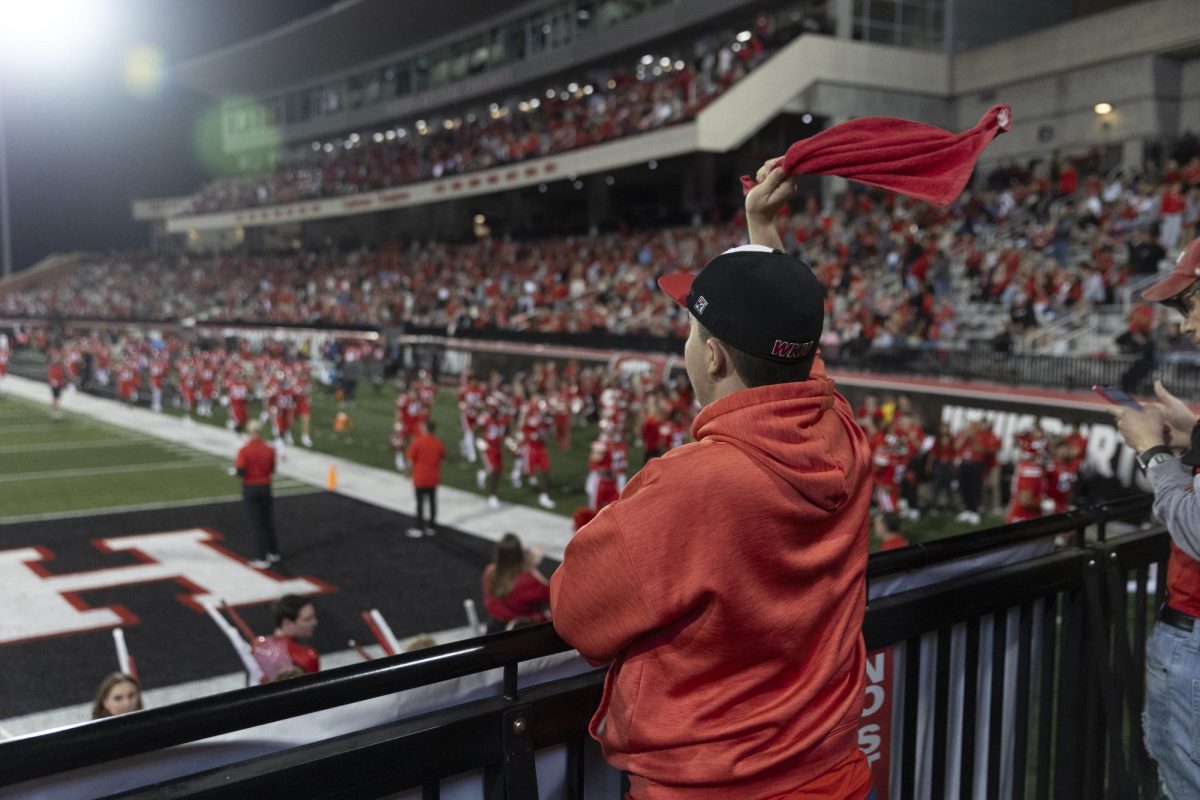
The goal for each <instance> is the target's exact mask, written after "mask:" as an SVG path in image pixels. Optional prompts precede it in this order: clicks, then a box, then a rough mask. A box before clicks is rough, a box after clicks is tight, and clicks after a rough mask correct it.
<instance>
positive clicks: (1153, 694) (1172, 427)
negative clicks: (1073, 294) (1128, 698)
mask: <svg viewBox="0 0 1200 800" xmlns="http://www.w3.org/2000/svg"><path fill="white" fill-rule="evenodd" d="M1142 297H1143V298H1144V299H1146V300H1149V301H1152V302H1157V303H1163V304H1164V305H1167V306H1170V307H1172V308H1174V309H1175V310H1177V311H1179V313H1181V314H1182V315H1183V325H1182V331H1183V333H1184V334H1185V335H1186V336H1188V337H1189V338H1190V339H1192V341H1195V342H1200V239H1196V240H1195V241H1193V242H1192V243H1191V244H1189V245H1188V247H1187V249H1186V250H1184V252H1183V254H1182V255H1181V256H1180V257H1179V260H1178V261H1177V262H1176V264H1175V269H1174V270H1173V271H1172V272H1171V274H1170V275H1168V276H1167V277H1165V278H1163V279H1162V280H1160V281H1158V282H1157V283H1155V284H1154V285H1153V286H1151V287H1150V288H1149V289H1147V290H1146V291H1145V292H1143V293H1142ZM1154 393H1155V395H1156V397H1157V399H1156V401H1154V402H1149V403H1146V404H1145V405H1144V406H1143V407H1142V408H1141V409H1140V410H1138V409H1135V408H1132V407H1129V406H1125V405H1121V406H1116V407H1114V408H1113V409H1112V414H1113V416H1114V417H1115V418H1116V421H1117V429H1118V430H1119V431H1120V432H1121V436H1122V437H1123V438H1124V439H1125V442H1126V444H1128V445H1129V446H1130V447H1132V448H1133V449H1134V450H1135V451H1136V452H1137V454H1138V456H1137V460H1138V464H1139V465H1140V466H1141V468H1142V470H1143V471H1144V472H1145V474H1146V476H1147V477H1148V478H1149V479H1150V482H1151V483H1152V484H1153V485H1154V513H1155V515H1156V516H1157V517H1158V518H1159V519H1160V520H1162V521H1163V523H1165V524H1166V526H1167V530H1168V531H1169V532H1170V534H1171V556H1170V560H1169V561H1168V562H1167V600H1166V602H1165V603H1164V604H1163V606H1162V607H1161V608H1160V609H1159V612H1158V624H1156V625H1155V626H1154V631H1153V632H1152V633H1151V634H1150V637H1149V638H1148V639H1147V640H1146V706H1145V710H1144V713H1143V715H1142V722H1143V726H1144V729H1145V740H1146V750H1147V751H1148V752H1149V753H1150V755H1151V757H1153V758H1154V760H1155V761H1156V762H1158V771H1159V777H1160V779H1161V781H1162V787H1163V790H1164V791H1165V792H1166V794H1167V795H1168V796H1169V797H1171V798H1176V800H1178V798H1194V797H1200V761H1198V760H1197V755H1198V754H1197V752H1196V751H1195V737H1194V732H1195V731H1197V730H1200V705H1198V704H1197V703H1196V701H1195V698H1196V688H1195V687H1196V686H1200V625H1197V622H1196V621H1197V619H1198V618H1200V475H1197V467H1198V466H1200V427H1198V426H1197V422H1200V416H1198V415H1197V414H1196V413H1195V412H1193V411H1192V410H1191V408H1189V407H1188V405H1187V404H1186V403H1185V402H1183V401H1182V400H1180V399H1179V398H1177V397H1175V396H1174V395H1172V394H1171V393H1170V392H1168V391H1167V389H1166V388H1165V387H1164V386H1163V385H1162V382H1161V381H1156V382H1155V384H1154ZM1184 450H1186V453H1184V455H1183V456H1182V457H1179V456H1178V455H1177V453H1179V452H1181V451H1184Z"/></svg>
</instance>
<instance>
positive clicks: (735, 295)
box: [551, 162, 874, 800]
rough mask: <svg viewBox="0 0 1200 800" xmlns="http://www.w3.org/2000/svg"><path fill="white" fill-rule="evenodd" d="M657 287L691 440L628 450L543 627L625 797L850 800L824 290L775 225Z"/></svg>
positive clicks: (850, 446)
mask: <svg viewBox="0 0 1200 800" xmlns="http://www.w3.org/2000/svg"><path fill="white" fill-rule="evenodd" d="M771 166H772V164H771V163H770V162H769V163H768V164H767V165H765V166H764V169H763V170H762V171H760V175H759V179H760V181H761V183H760V185H759V186H758V187H756V188H755V189H754V190H753V191H751V192H750V193H749V195H748V196H747V197H746V214H747V220H748V222H749V226H750V240H751V241H752V242H753V243H754V244H753V245H750V246H748V247H741V248H735V249H734V250H731V251H728V252H726V253H724V254H722V255H720V256H717V257H716V258H715V259H713V260H712V261H711V262H709V264H708V265H707V266H706V267H705V268H704V270H703V271H702V272H700V273H699V274H698V275H696V276H694V277H693V276H691V275H685V274H679V273H677V274H674V275H668V276H666V277H664V278H662V279H661V280H660V281H659V285H660V286H661V287H662V288H663V289H664V290H665V291H666V292H667V294H669V295H670V296H671V297H672V298H673V299H674V300H675V301H676V302H678V303H680V304H681V305H684V306H685V307H686V308H687V309H688V311H689V312H690V325H691V332H690V335H689V336H688V340H687V344H686V345H685V347H684V360H685V363H686V366H687V372H688V377H689V378H690V380H691V382H692V386H693V388H694V390H695V393H696V399H697V401H698V402H699V404H700V405H701V406H702V410H701V411H700V413H699V415H698V416H697V417H696V419H695V421H694V422H693V424H692V435H693V437H694V438H695V440H696V441H695V442H694V443H692V444H687V445H684V446H682V447H678V448H675V449H673V450H671V451H670V452H669V453H667V454H666V455H664V456H663V457H661V458H657V459H654V460H652V461H651V462H650V463H648V464H647V465H646V466H645V467H643V468H642V470H641V472H640V473H638V475H637V476H635V477H634V478H633V480H632V481H630V483H629V485H628V486H627V487H626V488H625V491H624V492H623V493H622V495H621V498H620V499H619V500H618V501H617V502H615V503H613V504H612V505H610V506H608V507H606V508H605V509H604V510H603V511H601V512H600V513H599V514H598V515H597V516H596V518H595V519H594V520H593V521H592V522H590V523H589V524H587V525H586V526H584V527H583V528H581V529H580V530H579V531H578V532H577V533H576V534H575V536H574V538H573V539H572V540H571V542H570V544H569V545H568V546H567V550H566V553H565V555H564V557H563V562H562V566H561V567H559V569H558V570H557V571H556V572H555V573H554V576H553V578H552V579H551V608H552V610H553V621H554V627H555V628H556V629H557V630H558V632H559V633H560V634H561V635H562V637H563V638H564V639H566V640H567V641H568V642H570V643H571V644H572V645H574V646H575V647H576V648H577V649H578V650H579V652H580V653H581V654H582V655H583V656H584V657H585V658H587V659H588V660H589V661H591V662H592V663H596V664H599V663H603V662H606V661H611V662H612V664H611V666H610V668H609V671H608V676H607V679H606V681H605V687H604V693H603V696H602V698H601V701H600V707H599V708H598V709H597V711H596V714H595V716H594V717H593V719H592V722H591V726H590V731H591V734H592V736H594V737H595V738H596V739H598V740H599V741H600V744H601V746H602V748H603V750H604V754H605V757H606V758H607V759H608V761H609V762H610V763H611V764H612V765H613V766H615V767H617V768H618V769H622V770H626V771H627V772H629V773H630V786H631V790H630V797H631V798H634V800H659V799H661V798H666V799H667V800H677V799H681V798H687V800H717V798H722V800H724V798H730V797H737V798H739V799H740V800H768V799H769V800H785V799H786V800H815V798H830V799H832V798H837V799H838V800H862V799H863V798H865V797H870V796H872V795H873V794H874V793H873V791H872V790H871V775H870V771H869V770H868V767H867V760H866V757H865V756H864V755H863V754H862V752H861V751H860V750H859V749H858V734H857V731H858V725H859V718H860V716H861V714H862V708H863V681H864V667H865V649H864V645H863V638H862V623H863V616H864V613H865V606H866V567H867V549H868V536H869V533H868V530H869V527H868V507H869V505H870V500H871V466H870V448H869V445H868V442H867V437H866V435H865V434H864V433H863V431H862V430H861V429H860V428H859V426H858V424H857V423H856V422H855V419H854V411H853V409H852V408H851V407H850V404H849V403H848V402H846V400H845V398H843V397H842V396H841V395H840V394H838V393H837V392H836V391H835V387H834V384H833V381H831V380H829V379H828V378H827V377H826V376H825V370H824V365H823V364H822V362H821V360H820V358H819V357H818V356H817V354H816V347H817V341H818V340H819V338H820V335H821V328H822V325H823V321H824V308H823V302H824V290H823V289H822V287H821V286H820V284H819V283H818V282H817V280H816V278H815V277H813V274H812V272H811V271H810V269H809V268H808V266H807V265H805V264H804V263H803V262H801V261H799V260H797V259H794V258H791V257H790V256H787V255H784V254H783V253H782V252H781V251H782V249H783V246H782V241H781V240H780V238H779V234H778V233H777V232H776V230H775V227H774V220H775V216H776V213H777V212H778V210H779V208H780V207H781V206H782V205H783V203H784V202H786V201H787V199H788V197H790V196H791V194H792V193H793V192H794V185H793V184H792V182H791V181H790V180H787V179H786V178H785V177H784V175H783V173H782V171H781V170H772V169H771Z"/></svg>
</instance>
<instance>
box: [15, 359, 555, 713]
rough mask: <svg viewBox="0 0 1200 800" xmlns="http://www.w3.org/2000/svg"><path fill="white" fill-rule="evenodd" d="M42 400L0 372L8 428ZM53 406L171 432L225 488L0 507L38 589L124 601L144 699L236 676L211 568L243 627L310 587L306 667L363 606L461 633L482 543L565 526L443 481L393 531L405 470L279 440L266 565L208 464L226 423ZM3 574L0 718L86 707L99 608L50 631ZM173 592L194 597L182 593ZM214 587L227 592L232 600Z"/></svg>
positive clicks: (166, 698) (118, 424)
mask: <svg viewBox="0 0 1200 800" xmlns="http://www.w3.org/2000/svg"><path fill="white" fill-rule="evenodd" d="M48 403H49V393H48V392H47V391H46V386H45V384H43V383H39V382H35V381H30V380H28V379H24V378H21V377H19V376H13V375H9V376H8V377H7V378H6V379H5V382H4V385H3V389H2V390H0V413H3V414H4V422H3V423H0V424H2V425H5V426H9V427H10V428H15V427H17V426H20V427H21V428H24V429H30V428H31V427H32V426H33V425H35V424H36V425H41V426H49V425H52V424H54V423H51V422H50V421H49V418H48V415H47V414H46V410H45V407H46V406H47V405H48ZM64 409H65V410H66V412H67V417H66V419H65V420H63V422H62V423H58V424H66V425H69V424H71V421H72V419H74V418H79V419H86V420H89V421H95V422H96V423H99V424H102V425H104V426H108V433H106V434H105V435H106V436H107V437H108V439H106V440H105V441H109V442H111V441H112V440H113V439H114V438H115V437H116V436H118V435H119V434H116V433H114V432H113V429H114V428H115V429H119V430H121V431H127V432H129V434H130V435H137V436H139V437H143V438H153V439H156V440H160V441H162V442H164V443H167V444H170V445H173V446H177V447H178V448H179V449H178V450H177V453H178V455H177V458H178V460H179V461H180V462H186V460H187V459H188V458H189V456H188V455H187V454H188V453H191V454H193V455H195V454H200V455H201V456H202V457H203V458H204V459H205V462H204V463H205V465H206V468H207V469H208V470H209V471H210V472H211V474H213V475H216V474H217V473H218V472H220V473H221V475H222V477H224V478H225V480H226V481H227V486H228V487H229V488H228V490H227V493H226V494H225V496H223V497H220V496H219V497H215V498H204V497H201V498H198V499H192V500H181V501H177V502H162V503H149V504H135V505H131V506H129V507H127V508H107V509H105V508H99V509H82V510H80V511H77V512H67V513H52V514H42V515H22V516H15V517H12V516H10V517H7V518H5V517H0V537H2V540H3V542H4V544H3V549H2V551H0V564H3V563H7V564H8V565H9V566H15V567H16V568H18V569H19V570H20V571H22V572H25V573H26V574H27V573H28V569H27V566H30V567H32V566H34V565H36V566H37V568H38V569H37V570H36V571H37V573H38V574H39V575H41V576H42V577H43V578H53V579H55V580H57V581H58V585H57V586H56V589H55V591H64V592H68V593H69V594H70V593H71V592H74V593H75V594H73V595H71V596H73V597H74V598H75V599H76V601H77V602H78V603H79V604H80V607H82V608H93V607H97V608H100V607H107V606H109V605H110V604H111V605H112V606H113V607H114V608H118V609H120V611H119V613H121V614H122V615H128V616H127V617H125V619H126V620H127V625H126V627H125V635H126V638H127V641H128V645H129V648H130V651H131V655H133V656H134V659H135V661H136V664H137V667H138V670H139V673H140V677H141V680H142V683H143V686H144V688H145V690H146V703H147V705H148V706H149V707H160V706H163V705H167V704H169V703H172V702H177V701H179V700H183V699H188V698H192V697H197V696H203V695H206V694H212V693H216V692H221V691H228V690H230V689H234V688H238V687H240V686H244V685H245V680H246V679H245V673H244V672H239V671H238V670H239V666H240V665H239V661H238V658H237V656H236V654H235V652H234V650H233V649H232V648H231V646H230V645H229V643H228V642H227V641H226V639H225V637H224V636H223V635H222V633H221V632H220V631H219V630H218V628H217V627H216V626H215V625H214V624H213V623H212V622H210V621H209V619H207V618H206V616H205V614H204V613H203V611H202V609H201V608H200V607H199V605H198V604H203V603H204V602H206V601H207V599H209V598H211V599H214V600H216V599H219V598H216V597H213V596H212V592H213V591H215V590H213V589H212V586H213V585H220V586H230V584H231V583H233V584H236V585H237V586H238V588H237V589H236V590H235V591H241V592H243V595H242V600H243V601H244V604H243V605H242V612H241V613H242V614H243V616H244V617H245V619H246V621H247V622H248V623H249V624H250V626H251V627H252V628H253V629H254V630H255V631H256V632H269V630H270V627H271V625H272V622H271V620H270V617H269V613H268V607H269V604H270V602H271V601H274V600H275V599H277V598H278V596H279V595H280V594H283V593H286V592H288V591H296V592H303V593H312V594H313V595H314V597H315V602H316V605H317V608H318V615H319V619H320V626H319V627H318V629H317V633H316V635H315V637H314V644H315V645H316V647H317V649H318V650H319V651H320V652H321V661H322V667H323V668H329V667H334V666H341V665H344V664H350V663H356V662H359V661H361V660H362V659H361V656H360V655H359V654H358V653H357V652H356V651H355V650H353V649H350V648H348V647H347V642H348V641H349V640H351V639H353V640H356V641H357V642H358V643H359V644H360V645H362V644H367V643H369V642H371V641H372V637H371V632H370V630H369V629H368V627H367V626H366V624H365V623H364V622H363V621H362V619H361V613H362V612H363V611H366V610H369V609H372V608H376V609H379V611H380V612H381V613H382V615H383V617H384V618H385V619H386V620H387V621H388V623H389V624H390V625H391V627H392V629H393V630H394V632H395V634H396V636H397V637H399V638H400V639H401V641H404V640H406V639H408V638H410V637H413V636H415V635H417V634H421V633H430V634H432V635H433V636H434V639H435V640H436V641H438V642H439V643H444V642H448V641H453V640H455V639H458V638H463V637H466V636H470V635H472V631H471V629H470V628H469V627H468V625H467V616H466V613H465V611H464V605H463V601H464V600H465V599H467V598H477V597H478V594H479V575H480V573H481V572H482V569H483V567H484V566H485V565H486V564H487V563H488V562H489V561H490V560H491V558H492V542H493V541H495V540H498V539H499V538H500V537H501V536H502V535H503V534H504V533H505V532H507V531H513V530H515V531H520V532H521V535H522V537H523V538H524V540H525V541H526V542H527V543H528V544H530V545H533V546H537V547H540V548H542V549H543V550H544V552H545V553H546V555H547V558H548V559H549V561H548V563H547V564H546V566H545V568H546V569H547V571H548V570H549V569H552V568H553V566H554V564H555V563H556V562H557V559H559V558H561V554H562V550H563V548H564V546H565V544H566V541H567V539H568V538H569V535H570V520H568V519H567V518H565V517H562V516H559V515H554V514H549V513H545V512H542V511H539V510H536V509H530V508H526V507H523V506H518V505H505V506H504V507H503V508H502V509H500V510H491V509H489V508H487V506H486V505H485V503H484V498H482V497H480V496H478V495H473V494H470V493H467V492H463V491H459V490H455V489H451V488H445V487H444V488H443V489H442V490H441V492H440V498H439V499H440V506H441V508H440V519H439V521H440V522H441V527H440V529H439V532H438V535H437V536H433V537H426V538H423V539H420V540H413V539H409V538H407V537H406V536H405V535H404V530H405V529H406V528H408V527H409V526H410V525H411V524H413V521H412V516H411V515H412V513H413V511H414V507H413V506H414V501H413V494H412V491H411V487H410V485H409V481H408V479H406V478H405V477H403V476H402V475H399V474H397V473H395V472H389V471H387V470H382V469H377V468H372V467H368V466H364V465H362V464H359V463H356V462H353V461H349V460H347V459H342V458H338V457H335V456H331V455H327V454H324V453H317V452H311V451H307V450H303V449H302V448H291V449H289V450H288V452H287V455H286V457H285V459H284V460H283V462H282V463H281V464H280V469H279V472H280V476H281V479H282V480H284V481H286V482H287V484H288V486H289V487H290V488H288V489H287V490H285V491H282V492H280V493H279V496H277V499H276V518H277V525H278V527H279V530H280V538H281V548H282V551H283V561H282V563H281V564H280V565H278V566H277V567H275V568H273V569H272V570H271V571H258V570H253V569H251V568H250V567H249V566H247V565H246V563H245V562H246V561H247V559H248V558H249V555H250V553H251V552H252V551H251V549H250V548H251V545H250V536H249V533H248V529H247V524H246V521H245V512H244V510H243V508H242V504H241V502H240V500H239V499H238V498H237V495H236V480H235V479H232V478H228V477H227V476H224V470H225V468H226V467H228V466H230V465H232V463H233V457H234V454H235V453H236V451H237V448H238V446H239V437H238V435H237V434H235V433H233V432H232V431H227V430H224V429H221V428H217V427H213V426H206V425H197V426H185V425H182V424H180V422H179V420H178V419H176V418H174V417H170V416H165V415H158V414H153V413H152V412H150V411H149V410H148V409H143V408H128V407H125V406H122V405H120V404H117V403H114V402H112V401H110V400H105V399H101V398H97V397H92V396H89V395H86V394H84V393H80V392H71V393H68V394H67V395H66V397H65V399H64ZM39 418H40V419H39ZM14 420H15V422H14ZM110 446H111V445H110ZM76 452H78V451H76ZM171 466H172V465H170V464H166V465H159V466H158V467H157V469H159V470H162V469H164V468H165V469H168V470H169V469H170V467H171ZM150 467H151V469H154V468H156V467H155V465H154V464H152V465H150ZM331 467H332V468H334V469H336V476H337V491H336V492H331V491H329V490H328V488H327V486H328V479H329V471H330V468H331ZM80 471H82V472H86V470H76V471H75V472H72V471H71V470H67V471H65V472H63V477H62V478H61V481H60V482H59V488H58V490H57V491H58V492H60V493H61V494H62V495H64V496H65V497H67V498H69V496H70V495H71V488H70V481H71V476H72V475H73V474H75V473H77V472H80ZM106 474H107V477H105V478H104V480H106V481H110V482H111V485H113V486H114V488H116V487H119V485H120V483H121V481H122V475H121V474H120V470H111V469H109V470H108V471H107V473H106ZM14 477H17V478H18V479H19V478H20V475H19V474H17V475H15V476H14ZM149 479H150V478H147V477H145V476H143V477H142V478H141V480H149ZM209 494H212V493H211V492H210V493H209ZM3 511H4V503H0V514H3ZM128 537H135V538H136V547H137V548H142V549H140V550H137V549H135V551H134V552H118V551H120V550H122V549H124V547H125V546H126V545H125V544H123V542H125V543H130V544H129V545H128V546H130V547H134V546H135V545H134V544H132V543H134V541H135V539H134V538H128ZM155 537H157V539H156V538H155ZM102 542H103V543H104V544H101V543H102ZM31 549H32V550H33V552H30V551H31ZM5 555H7V556H8V557H9V558H7V559H4V556H5ZM156 560H157V561H160V562H161V563H162V564H163V565H164V566H163V567H161V568H160V570H159V571H157V572H153V573H152V574H139V573H142V572H143V571H144V570H145V569H146V567H145V565H146V564H147V563H153V562H154V561H156ZM0 568H3V567H0ZM91 571H95V572H91ZM81 574H85V577H84V580H83V581H82V582H80V581H79V580H78V578H79V577H80V575H81ZM86 574H91V576H92V577H90V578H88V577H86ZM10 577H12V576H10ZM206 580H211V581H212V582H213V583H212V585H206ZM3 586H4V588H2V589H0V596H3V602H2V605H3V606H4V607H5V608H9V609H23V610H24V613H23V614H22V615H21V618H22V619H20V620H15V619H12V618H9V619H8V620H6V621H5V622H4V623H0V630H3V631H4V632H5V640H6V641H5V643H4V647H5V653H6V664H7V665H9V668H8V669H6V670H4V672H3V675H0V687H2V688H0V696H3V698H4V704H3V706H2V707H0V717H2V719H0V727H3V728H4V729H5V730H7V731H8V732H9V733H11V734H14V735H20V734H24V733H32V732H35V731H40V730H45V729H47V728H51V727H57V726H59V725H64V724H69V723H74V722H79V721H82V720H84V719H87V718H88V716H89V704H88V703H87V702H85V701H87V700H88V699H89V698H90V692H91V691H92V689H93V688H94V685H95V683H96V682H97V681H98V679H99V676H101V675H103V674H105V673H107V672H109V671H111V670H112V669H113V668H115V667H116V665H117V661H116V655H115V651H114V646H113V638H112V635H111V632H110V630H109V629H110V628H111V627H112V624H111V623H105V622H101V623H100V624H99V625H98V626H97V627H96V628H95V629H91V630H76V631H62V630H59V631H54V630H53V622H52V620H51V619H49V618H48V617H47V618H46V619H43V620H42V621H40V622H39V620H38V619H37V615H38V612H39V610H42V609H43V608H45V607H44V606H42V605H39V602H44V598H43V597H41V595H38V594H36V589H35V592H34V593H31V594H24V593H23V592H22V588H21V585H20V584H19V583H16V582H14V581H10V580H8V579H7V578H6V579H4V582H3ZM181 586H183V587H184V593H183V594H181V593H180V587H181ZM255 592H258V595H256V594H255ZM10 593H11V596H9V595H10ZM189 597H194V598H196V599H197V603H198V604H197V603H189V602H187V600H188V598H189ZM230 604H231V605H234V606H238V605H239V603H238V602H237V601H236V600H231V601H230ZM97 613H99V612H97ZM480 613H482V609H480ZM117 624H120V623H119V622H118V623H117ZM367 649H368V652H370V653H371V654H373V655H380V654H381V652H382V651H381V649H380V648H379V647H378V646H374V645H372V646H370V647H369V648H367Z"/></svg>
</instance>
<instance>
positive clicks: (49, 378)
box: [46, 350, 67, 419]
mask: <svg viewBox="0 0 1200 800" xmlns="http://www.w3.org/2000/svg"><path fill="white" fill-rule="evenodd" d="M46 383H47V384H49V385H50V416H51V417H53V418H54V419H60V418H61V417H62V409H61V408H60V403H61V402H62V393H63V387H65V386H66V385H67V368H66V367H64V366H63V363H62V355H61V354H60V353H59V352H58V351H57V350H51V351H50V365H49V366H48V367H46Z"/></svg>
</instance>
